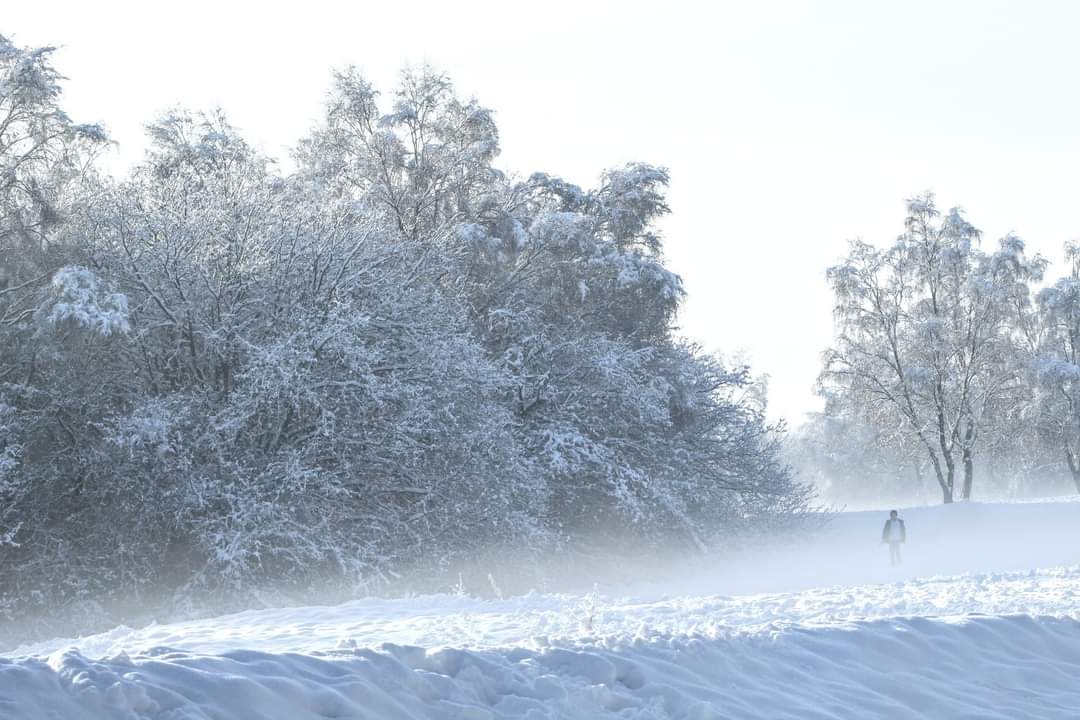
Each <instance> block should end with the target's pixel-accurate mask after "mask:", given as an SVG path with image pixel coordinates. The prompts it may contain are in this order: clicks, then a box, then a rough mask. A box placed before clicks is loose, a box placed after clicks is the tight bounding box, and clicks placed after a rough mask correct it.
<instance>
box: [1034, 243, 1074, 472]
mask: <svg viewBox="0 0 1080 720" xmlns="http://www.w3.org/2000/svg"><path fill="white" fill-rule="evenodd" d="M1065 259H1066V261H1067V262H1068V263H1069V267H1070V269H1069V274H1068V275H1066V276H1065V277H1062V278H1060V279H1058V280H1057V281H1056V282H1054V284H1053V285H1051V286H1050V287H1047V288H1044V289H1043V290H1042V291H1040V292H1039V294H1038V296H1037V300H1038V309H1039V319H1040V320H1041V324H1042V328H1043V332H1044V334H1043V335H1042V336H1041V338H1040V341H1039V343H1038V346H1037V354H1036V355H1035V358H1034V362H1033V363H1032V374H1033V376H1034V378H1035V388H1036V392H1035V397H1034V401H1035V402H1034V412H1033V413H1032V414H1033V417H1032V418H1031V419H1033V420H1034V421H1035V423H1036V426H1037V427H1038V428H1039V431H1040V434H1041V435H1042V437H1043V439H1044V440H1046V441H1048V442H1049V443H1050V444H1051V445H1052V446H1053V447H1055V448H1056V450H1057V452H1059V453H1061V455H1062V456H1064V461H1065V463H1066V465H1067V466H1068V468H1069V473H1070V474H1071V475H1072V479H1073V482H1074V483H1075V485H1076V490H1077V492H1080V245H1077V244H1076V243H1069V244H1067V245H1066V246H1065Z"/></svg>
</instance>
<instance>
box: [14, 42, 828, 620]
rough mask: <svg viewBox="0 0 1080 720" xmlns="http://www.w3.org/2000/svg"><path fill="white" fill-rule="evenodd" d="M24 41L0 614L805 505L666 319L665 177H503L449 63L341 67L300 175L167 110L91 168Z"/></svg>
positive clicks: (760, 433)
mask: <svg viewBox="0 0 1080 720" xmlns="http://www.w3.org/2000/svg"><path fill="white" fill-rule="evenodd" d="M50 56H51V49H50V48H22V47H19V46H17V45H16V44H14V43H13V42H11V41H9V40H7V39H5V38H3V37H0V618H2V619H3V620H4V621H6V627H8V628H9V629H10V628H13V627H15V626H16V625H17V624H20V623H23V625H19V627H25V622H26V619H27V618H30V617H32V616H35V615H37V614H41V613H44V614H45V615H46V616H47V617H52V618H53V620H57V621H59V620H65V621H69V622H70V623H72V624H73V625H74V624H78V623H81V622H84V621H85V622H89V623H94V622H100V621H103V620H105V619H107V616H108V615H109V612H110V611H109V610H108V608H110V607H112V606H114V605H115V604H116V603H120V602H122V603H124V604H126V605H139V604H141V605H147V606H150V607H155V608H163V609H165V611H168V610H170V609H171V610H176V611H180V610H183V609H184V608H189V609H190V608H194V609H197V608H199V607H202V606H208V605H209V604H211V603H220V604H222V605H231V606H241V605H245V604H250V603H251V602H253V599H252V598H253V597H255V596H256V595H257V594H259V593H263V594H264V595H263V597H273V598H276V599H281V598H282V597H283V595H284V598H285V599H304V598H305V597H307V596H308V590H309V589H310V588H313V587H320V588H325V587H326V585H327V583H336V584H337V585H339V586H341V587H352V588H357V589H370V588H371V587H372V584H373V583H376V584H377V583H378V582H379V580H380V579H385V578H389V577H392V576H394V575H395V574H397V573H401V572H405V571H408V570H415V569H417V568H420V569H425V568H426V569H429V570H433V571H438V570H439V569H440V568H444V567H447V566H448V564H449V563H451V562H453V561H454V559H455V558H461V557H467V556H468V555H469V554H470V553H475V552H477V551H478V550H479V549H480V548H483V547H485V546H488V545H490V544H492V543H498V544H503V545H507V546H512V547H517V548H524V549H531V550H537V551H547V550H551V549H554V548H573V547H574V546H575V545H581V544H583V543H587V542H589V541H590V539H591V538H594V537H595V536H596V535H597V534H598V533H600V534H605V533H606V534H607V535H608V536H610V537H615V538H624V539H632V540H633V541H634V542H637V543H644V544H647V543H651V542H661V541H663V542H676V543H682V544H684V545H685V546H686V547H687V548H691V549H698V548H704V547H708V546H709V545H711V544H713V543H715V542H716V541H717V538H719V537H720V536H721V535H720V533H721V532H722V531H723V532H731V531H732V529H733V528H738V527H743V526H748V525H749V526H755V525H760V524H762V523H767V522H781V521H784V519H786V518H791V517H793V516H796V515H797V514H798V513H799V512H801V511H802V510H804V509H805V508H806V507H807V503H808V501H809V499H810V495H809V491H808V489H807V487H805V486H804V485H802V484H800V483H798V482H796V481H795V480H794V479H793V478H792V475H791V473H790V471H789V470H788V468H787V467H786V466H785V465H784V463H783V462H782V461H781V459H780V456H779V451H778V442H779V436H778V434H777V432H776V430H775V428H773V427H770V426H769V425H768V424H767V423H766V421H765V418H764V401H763V399H762V397H761V393H760V392H759V388H758V387H757V385H756V384H755V381H754V379H753V378H752V376H751V374H750V371H749V369H748V368H746V367H743V366H730V365H728V364H725V363H724V362H723V361H722V360H721V359H719V358H717V357H714V356H711V355H708V354H705V353H703V352H702V351H701V350H700V349H699V348H698V347H696V346H694V345H692V344H690V343H688V342H686V341H685V340H682V339H680V338H679V336H678V335H677V334H676V332H675V329H674V327H673V323H674V321H675V317H676V313H677V311H678V308H679V305H680V302H681V300H682V298H683V288H682V285H681V283H680V280H679V278H678V277H677V276H676V275H674V274H673V273H672V272H670V271H669V270H668V269H666V268H665V266H664V263H663V256H662V240H661V237H660V235H659V234H658V232H657V229H656V221H657V220H658V219H659V218H661V217H662V216H663V215H664V214H666V213H667V212H668V206H667V205H666V203H665V197H664V194H665V190H666V187H667V184H668V174H667V172H666V171H665V170H664V169H662V168H657V167H652V166H649V165H644V164H631V165H627V166H625V167H621V168H617V169H614V170H609V171H607V172H605V173H604V174H603V175H602V176H601V178H600V181H599V184H598V185H597V186H596V187H594V188H591V189H583V188H579V187H577V186H575V185H572V184H570V183H568V182H565V181H563V180H560V179H558V178H556V177H551V176H548V175H545V174H542V173H537V174H534V175H531V176H529V177H527V178H525V179H518V178H514V177H511V176H508V175H506V174H504V173H503V172H501V171H499V170H498V169H496V167H495V166H494V164H493V163H494V161H495V158H496V157H497V155H498V152H499V136H498V131H497V128H496V125H495V122H494V119H493V116H492V113H491V112H490V111H489V110H487V109H485V108H484V107H482V106H480V105H479V104H477V103H476V102H475V101H472V100H463V99H461V98H460V97H458V96H457V95H456V94H455V92H454V90H453V88H452V86H451V84H450V82H449V81H448V80H447V78H446V77H445V76H443V75H441V74H439V73H437V72H434V71H432V70H429V69H423V70H420V71H407V72H404V73H403V74H402V76H401V83H400V85H399V87H398V88H397V89H396V90H394V92H393V93H391V94H390V95H389V96H388V97H386V98H384V99H380V96H379V95H378V93H377V92H376V91H375V90H374V89H373V88H372V87H371V86H370V85H369V84H368V83H367V82H366V81H365V80H364V79H363V78H362V77H360V76H359V75H358V74H357V73H356V72H355V71H353V70H346V71H344V72H340V73H337V74H335V75H334V76H333V85H332V89H331V90H330V92H329V95H328V98H327V102H326V106H325V112H324V114H323V116H322V119H321V121H320V122H319V123H318V125H317V127H315V128H314V129H313V131H312V132H311V134H310V135H309V136H308V137H307V138H305V139H303V140H302V141H301V142H299V143H298V145H297V146H296V148H295V151H294V156H293V159H294V161H295V163H294V164H295V170H294V171H290V172H284V171H282V169H281V168H280V167H279V166H278V164H276V163H275V162H273V161H272V160H271V159H269V158H267V157H265V156H263V155H261V154H260V153H259V152H257V151H255V150H254V149H253V148H252V147H251V146H250V145H249V144H248V143H246V142H245V141H244V139H243V138H242V137H241V135H240V133H238V131H237V130H236V129H235V128H234V127H232V126H231V125H229V123H228V122H227V120H226V119H225V117H223V116H222V114H220V113H209V114H200V113H191V112H187V111H182V110H176V111H172V112H169V113H167V114H165V115H164V116H162V117H160V118H158V119H157V120H156V121H154V122H153V123H151V124H150V125H149V126H148V130H147V131H148V133H149V150H148V152H147V154H146V157H145V159H144V160H143V161H142V162H141V163H140V164H139V165H138V166H137V167H135V168H134V169H133V170H132V171H131V172H130V173H129V174H128V175H127V176H126V177H121V178H115V177H109V176H106V175H104V174H103V173H101V172H100V171H99V170H98V169H97V168H98V164H97V163H96V158H97V157H98V155H99V154H100V153H101V152H102V151H104V150H106V149H107V147H108V143H109V140H108V137H107V135H106V133H105V131H104V130H103V129H102V128H101V127H98V126H95V125H79V124H76V123H75V122H73V121H72V120H71V119H70V118H69V117H68V116H67V115H66V114H65V113H64V112H63V110H62V109H61V105H60V95H61V81H62V78H61V77H60V76H59V75H58V74H57V72H56V70H55V69H54V68H53V66H52V64H51V61H50ZM380 100H381V101H380ZM271 590H272V591H273V592H274V593H276V594H274V595H272V596H271V595H266V593H270V592H271Z"/></svg>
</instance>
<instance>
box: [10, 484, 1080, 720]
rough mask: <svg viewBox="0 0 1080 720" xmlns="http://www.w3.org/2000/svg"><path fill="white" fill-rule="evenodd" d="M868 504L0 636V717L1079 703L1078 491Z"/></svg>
mask: <svg viewBox="0 0 1080 720" xmlns="http://www.w3.org/2000/svg"><path fill="white" fill-rule="evenodd" d="M903 516H904V517H905V518H906V519H907V523H908V532H909V540H910V542H909V545H908V547H907V548H906V549H907V557H906V564H905V565H904V566H903V567H902V568H898V569H893V568H890V567H889V566H888V563H887V557H886V555H887V553H885V552H884V551H883V549H882V548H881V546H880V545H879V544H878V543H877V542H876V540H877V537H878V536H879V534H880V526H881V524H882V522H883V521H884V514H883V513H844V514H842V515H840V516H839V517H837V518H836V519H835V520H834V521H833V523H832V524H831V525H830V527H829V529H828V531H827V532H825V533H824V534H823V535H822V536H821V537H818V538H815V539H807V540H805V541H801V542H798V543H796V545H795V546H787V547H783V548H769V549H763V550H759V551H755V552H754V553H747V554H743V555H740V556H738V557H726V558H713V559H710V560H709V561H705V562H703V561H693V562H683V563H676V564H675V565H674V567H673V570H672V571H671V572H669V573H668V575H667V576H666V577H665V578H664V579H663V580H656V579H653V580H652V581H649V582H643V581H637V582H635V581H632V580H628V581H627V582H626V583H625V584H624V585H620V586H618V587H614V586H612V587H607V588H599V589H598V590H597V591H596V592H594V593H591V594H589V595H572V594H539V593H533V594H530V595H527V596H523V597H515V598H507V599H503V600H480V599H475V598H470V597H463V596H451V595H444V596H425V597H420V598H410V599H396V600H386V599H370V600H360V601H355V602H352V603H348V604H345V605H341V606H337V607H318V608H292V609H280V610H259V611H250V612H245V613H240V614H237V615H232V616H228V617H222V618H217V619H214V620H203V621H193V622H186V623H175V624H169V625H155V626H151V627H148V628H143V629H139V630H130V629H126V628H118V629H116V630H113V631H110V632H108V633H104V634H101V635H97V636H93V637H88V638H81V639H79V640H55V641H49V642H45V643H40V644H36V645H32V646H24V647H22V648H18V649H14V650H10V651H8V652H5V653H3V654H5V655H8V656H9V657H10V658H11V659H8V660H0V717H2V718H9V717H10V718H20V719H21V718H26V719H27V720H30V719H36V718H43V719H44V718H162V719H168V720H178V719H180V718H184V719H192V720H193V719H195V718H215V719H218V718H243V719H249V718H250V719H252V720H255V719H270V718H282V719H288V720H306V719H307V718H372V719H375V718H378V719H382V718H470V719H471V718H518V717H520V718H534V719H538V718H605V717H611V718H834V717H837V718H878V717H884V718H928V717H929V718H962V717H969V718H1009V719H1010V720H1012V719H1015V718H1078V717H1080V682H1078V681H1077V678H1078V677H1080V565H1078V564H1077V563H1080V503H1076V502H1046V503H1026V504H965V505H956V506H953V507H939V508H923V509H917V510H907V511H904V512H903Z"/></svg>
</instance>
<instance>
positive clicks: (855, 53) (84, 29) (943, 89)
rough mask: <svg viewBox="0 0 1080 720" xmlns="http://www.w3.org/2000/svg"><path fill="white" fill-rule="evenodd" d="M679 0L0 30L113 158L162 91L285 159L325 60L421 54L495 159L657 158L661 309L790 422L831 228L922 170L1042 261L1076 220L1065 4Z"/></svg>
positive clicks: (274, 14) (40, 9)
mask: <svg viewBox="0 0 1080 720" xmlns="http://www.w3.org/2000/svg"><path fill="white" fill-rule="evenodd" d="M702 5H704V3H699V2H685V3H680V2H668V3H664V2H625V1H624V2H617V3H615V2H611V3H600V2H595V3H594V2H589V3H585V2H580V0H579V1H578V2H562V1H561V0H560V1H552V2H545V3H542V4H531V5H527V6H521V7H515V8H514V10H513V12H512V13H511V12H510V10H509V9H508V6H507V5H506V4H505V3H500V2H458V3H453V4H450V3H441V2H409V3H399V4H396V5H395V4H390V3H368V2H350V3H332V2H317V1H313V0H312V1H308V2H305V3H303V9H302V11H301V10H300V9H299V8H298V7H297V6H296V5H295V4H293V3H267V2H263V3H238V2H229V3H226V2H220V1H219V2H207V1H205V0H193V1H187V2H184V3H170V4H168V5H161V4H153V3H145V2H139V3H137V2H96V3H84V2H52V3H48V4H38V3H25V2H24V3H5V4H4V7H3V11H2V13H0V21H2V23H3V27H2V30H0V31H2V32H4V33H7V34H9V35H11V36H13V37H14V39H15V41H16V42H17V43H18V44H22V45H31V44H44V43H49V44H61V45H63V46H64V49H63V50H62V52H60V53H59V54H58V56H57V58H56V62H57V64H58V65H59V67H60V68H61V70H62V71H64V72H65V73H66V74H67V75H68V76H69V77H70V78H71V80H70V82H69V83H68V84H67V85H66V93H67V95H66V99H65V100H64V106H65V107H67V108H68V109H69V111H70V113H71V114H72V115H73V116H74V117H75V119H76V120H78V121H97V120H100V121H104V122H105V123H106V124H107V126H108V127H109V128H110V130H111V132H112V135H113V137H114V138H115V139H116V140H118V141H119V143H120V145H119V149H118V151H117V153H116V155H115V156H114V157H112V158H111V159H110V163H112V164H114V165H115V167H116V168H117V169H122V168H124V167H127V166H128V165H130V164H132V163H133V162H135V161H136V160H137V159H138V158H139V157H140V155H141V153H142V148H143V138H142V123H144V122H147V121H149V120H150V119H152V118H153V117H154V116H155V115H156V114H157V113H158V112H160V111H161V110H163V109H165V108H167V107H169V106H172V105H175V104H178V103H179V104H183V105H185V106H189V107H192V108H204V107H208V106H214V105H221V106H223V107H224V108H225V110H226V111H227V112H228V114H229V116H230V117H231V119H232V121H233V122H234V123H235V124H236V125H237V126H239V127H240V128H241V131H242V132H243V133H244V134H245V135H246V136H247V137H248V138H249V139H251V140H253V141H255V142H257V143H259V144H260V145H261V146H262V148H263V149H264V150H265V151H267V152H269V153H271V154H273V155H275V156H278V157H280V158H282V159H285V158H286V150H287V148H288V146H289V145H291V144H292V143H293V142H294V141H295V140H296V139H298V138H299V137H301V136H302V135H304V134H305V133H306V131H307V130H308V129H309V128H310V126H311V125H312V124H313V123H314V119H315V118H316V117H317V115H318V114H319V112H320V106H321V102H322V98H323V95H324V92H325V91H326V89H327V87H328V85H329V77H330V70H331V68H333V67H339V66H342V65H345V64H349V63H353V64H356V65H357V66H358V67H359V68H360V69H361V70H362V71H363V72H364V73H365V74H366V75H367V76H368V77H369V78H370V79H371V80H372V81H374V82H375V84H376V85H377V86H379V87H381V88H383V89H384V90H389V89H390V88H391V87H392V86H393V84H394V81H395V78H396V74H397V72H398V70H399V69H400V68H401V67H402V66H403V65H404V64H406V63H421V62H424V61H429V62H431V63H432V64H434V65H436V66H437V67H439V68H441V69H443V70H445V71H446V72H448V73H449V74H450V75H451V76H452V77H453V79H454V80H455V82H456V84H457V86H458V88H459V90H460V91H461V92H462V93H464V94H466V95H468V94H475V95H476V96H477V97H478V98H479V99H480V100H481V101H482V102H483V103H484V104H486V105H487V106H489V107H492V108H494V109H495V110H496V111H497V121H498V123H499V127H500V129H501V132H502V145H503V156H502V161H501V163H500V164H501V165H502V167H504V168H506V169H509V170H512V171H520V172H523V173H524V172H531V171H532V170H535V169H540V168H543V169H545V170H546V171H548V172H550V173H553V174H559V175H562V176H564V177H566V178H568V179H570V180H572V181H574V182H578V183H584V184H591V183H592V181H593V180H594V179H595V177H596V176H597V174H598V173H599V171H600V170H601V169H603V168H605V167H608V166H612V165H616V164H619V163H622V162H625V161H627V160H644V161H647V162H651V163H656V164H663V165H667V166H668V167H670V169H671V171H672V175H673V185H672V190H671V205H672V208H673V210H674V214H673V216H672V217H671V218H670V219H669V220H668V221H667V222H666V231H667V234H668V241H667V248H668V254H669V258H670V263H671V266H672V267H673V268H674V269H675V270H676V271H677V272H679V273H681V274H682V275H683V277H684V279H685V281H686V284H687V288H688V290H689V300H688V302H687V303H686V306H685V310H684V313H683V315H682V322H683V327H684V329H685V332H686V333H687V334H688V335H689V336H691V337H693V338H695V339H697V340H699V341H700V342H701V343H702V344H703V345H705V346H706V347H707V348H709V349H718V350H722V351H725V352H735V351H740V350H741V351H745V353H746V354H747V355H748V357H749V359H750V360H752V362H753V364H754V367H755V369H756V370H757V371H758V372H764V373H768V374H769V375H770V376H771V386H770V387H771V400H772V415H773V417H775V418H779V417H786V418H788V419H789V421H791V422H792V423H793V424H798V422H799V419H800V417H801V415H802V414H803V413H804V412H806V411H807V410H812V409H815V408H816V407H817V402H816V399H815V398H814V396H813V393H812V385H813V381H814V378H815V376H816V374H817V371H818V367H819V353H820V351H821V350H822V349H823V348H824V347H825V346H826V345H827V344H828V343H829V341H830V337H831V330H832V321H831V316H830V307H831V301H830V297H829V293H828V291H827V288H826V287H825V284H824V279H823V275H824V269H825V267H826V266H827V265H828V264H830V263H832V262H833V261H835V260H836V259H837V258H838V256H839V255H840V254H841V253H842V252H843V250H844V243H845V240H846V239H848V238H852V237H856V236H862V237H864V238H866V239H868V240H874V241H876V242H885V241H888V240H891V239H892V238H893V237H894V236H895V235H896V234H897V233H898V232H899V231H900V229H901V223H902V219H903V203H902V201H903V198H904V197H906V196H908V195H911V194H914V193H916V192H919V191H921V190H924V189H933V190H935V191H937V192H938V194H939V197H940V200H941V203H942V204H943V205H946V206H948V205H952V204H961V205H962V206H963V207H964V208H965V209H966V210H967V211H968V213H969V215H970V218H971V219H972V221H973V222H974V223H975V224H976V225H977V226H978V227H980V228H982V229H983V230H984V231H985V232H986V235H987V238H988V240H989V241H993V240H994V239H996V238H997V237H998V236H1000V235H1002V234H1004V233H1005V232H1007V231H1010V230H1014V231H1016V232H1017V233H1019V234H1020V235H1021V236H1022V237H1024V238H1025V239H1026V240H1028V242H1029V246H1030V247H1032V248H1034V249H1037V250H1039V251H1041V252H1044V253H1046V254H1048V255H1050V256H1051V257H1052V258H1054V259H1055V260H1056V259H1057V257H1058V255H1059V254H1060V248H1061V245H1062V243H1063V242H1064V241H1066V240H1068V239H1075V238H1080V217H1078V211H1077V198H1078V193H1077V190H1078V178H1077V168H1078V167H1080V142H1078V139H1080V138H1078V134H1080V130H1078V128H1080V95H1078V94H1077V92H1076V73H1077V69H1078V68H1080V44H1078V43H1076V37H1077V34H1078V32H1080V5H1078V4H1075V3H1070V2H985V1H981V2H975V1H971V2H949V3H940V2H906V3H902V4H901V3H898V4H889V5H886V4H883V3H866V2H856V1H851V2H839V1H833V2H814V3H810V2H761V3H734V2H731V3H728V2H723V3H710V4H709V7H701V6H702ZM628 153H633V154H632V155H629V154H628ZM1053 272H1054V270H1053V269H1052V270H1051V273H1053Z"/></svg>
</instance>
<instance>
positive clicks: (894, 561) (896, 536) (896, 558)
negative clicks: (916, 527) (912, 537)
mask: <svg viewBox="0 0 1080 720" xmlns="http://www.w3.org/2000/svg"><path fill="white" fill-rule="evenodd" d="M881 542H882V544H885V543H888V544H889V564H890V565H894V566H895V565H899V564H900V563H901V562H902V560H901V558H900V546H901V545H903V544H904V543H906V542H907V530H906V529H905V528H904V521H903V520H901V519H900V517H899V516H898V515H897V513H896V511H895V510H893V511H892V512H890V513H889V519H888V520H886V521H885V529H884V530H882V531H881Z"/></svg>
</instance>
